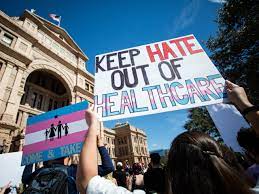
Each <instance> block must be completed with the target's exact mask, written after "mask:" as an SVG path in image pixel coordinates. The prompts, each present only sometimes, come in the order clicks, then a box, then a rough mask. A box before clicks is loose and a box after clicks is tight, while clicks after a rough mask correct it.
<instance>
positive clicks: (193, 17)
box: [0, 0, 224, 150]
mask: <svg viewBox="0 0 259 194" xmlns="http://www.w3.org/2000/svg"><path fill="white" fill-rule="evenodd" d="M222 3H224V0H159V1H157V0H123V1H121V0H109V1H107V0H99V1H95V0H77V1H68V0H66V1H60V0H37V1H35V0H5V1H1V4H0V9H1V10H2V11H4V12H5V13H6V14H8V15H9V16H19V15H21V14H22V13H23V11H24V10H25V9H28V10H30V9H35V10H36V14H37V15H40V16H41V17H43V18H45V19H47V20H49V21H51V22H53V23H55V21H52V20H51V19H50V18H49V17H48V15H49V14H50V13H54V14H57V15H60V16H62V20H61V27H62V28H64V29H65V30H66V31H67V32H68V33H69V34H70V35H71V36H72V38H73V39H74V40H75V42H76V43H77V44H78V45H79V47H80V48H81V49H82V50H83V51H84V53H85V54H86V55H87V56H88V58H89V61H88V62H87V70H88V71H89V72H91V73H93V74H94V59H95V55H97V54H102V53H108V52H112V51H117V50H121V49H125V48H130V47H135V46H139V45H143V44H149V43H152V42H158V41H162V40H167V39H172V38H176V37H178V36H184V35H188V34H194V35H195V37H196V38H197V39H198V41H199V42H200V43H201V45H202V47H203V48H204V50H205V51H207V52H208V54H210V53H209V51H208V49H207V48H206V46H205V42H206V41H207V40H208V38H209V37H210V36H213V35H215V34H216V30H217V24H216V23H215V20H216V18H217V10H218V9H219V8H220V7H221V6H222ZM187 115H188V110H180V111H174V112H167V113H162V114H156V115H149V116H144V117H135V118H130V119H123V120H115V121H109V122H106V123H105V126H106V127H109V128H112V127H113V126H114V125H115V124H116V123H123V122H129V123H130V124H132V125H134V126H136V127H138V128H140V129H144V131H145V132H146V134H147V136H148V147H149V150H155V149H167V148H169V146H170V143H171V141H172V140H173V139H174V138H175V137H176V136H177V135H178V134H179V133H181V132H183V131H184V128H183V126H184V123H185V122H186V120H187V119H188V118H187Z"/></svg>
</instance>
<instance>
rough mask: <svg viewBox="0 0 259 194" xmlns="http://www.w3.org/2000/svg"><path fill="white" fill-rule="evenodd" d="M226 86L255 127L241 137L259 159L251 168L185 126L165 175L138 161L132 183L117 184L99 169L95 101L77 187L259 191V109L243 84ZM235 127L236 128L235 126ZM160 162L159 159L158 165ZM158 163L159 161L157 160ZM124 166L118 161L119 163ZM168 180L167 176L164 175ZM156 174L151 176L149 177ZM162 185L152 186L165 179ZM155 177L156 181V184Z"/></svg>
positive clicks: (93, 193)
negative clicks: (142, 170)
mask: <svg viewBox="0 0 259 194" xmlns="http://www.w3.org/2000/svg"><path fill="white" fill-rule="evenodd" d="M226 91H227V93H228V97H229V99H230V101H231V102H232V103H233V104H235V105H236V106H237V108H238V109H239V111H240V112H241V113H242V114H243V116H244V117H245V118H246V120H247V121H248V122H249V123H250V124H251V129H246V131H245V132H243V130H241V131H240V132H239V134H238V136H237V139H238V142H239V143H240V145H241V146H242V147H243V148H244V149H245V150H246V152H247V153H248V155H249V156H250V157H251V158H252V159H253V161H254V164H253V165H252V166H251V167H249V168H248V169H247V170H246V171H245V169H243V168H242V166H241V165H240V164H239V163H238V161H237V160H236V158H235V155H234V154H233V152H232V151H231V150H230V149H228V148H227V147H226V146H223V145H220V144H219V143H217V142H216V141H215V140H214V139H212V138H211V137H210V136H208V135H207V134H205V133H201V132H192V131H191V132H189V131H188V132H184V133H182V134H180V135H178V136H177V137H176V138H175V139H174V140H173V142H172V144H171V147H170V150H169V155H168V161H167V164H166V167H165V168H164V169H163V170H161V172H164V174H163V175H161V176H158V175H156V173H157V172H159V171H158V170H154V169H153V168H152V167H151V168H150V170H148V171H147V172H151V171H152V172H153V176H152V177H151V178H150V176H149V175H148V176H146V178H145V174H144V175H143V174H142V173H140V172H139V168H138V166H137V165H135V167H134V165H133V167H134V168H135V170H133V173H132V175H130V177H129V186H128V188H125V187H123V186H122V185H116V184H115V183H114V182H112V181H110V180H107V179H105V178H103V177H101V176H99V175H98V169H97V151H96V138H97V135H98V134H97V133H98V132H97V126H98V120H97V116H96V113H95V112H94V110H93V107H90V108H89V109H88V110H87V111H86V122H87V124H88V126H89V131H88V135H87V137H86V138H85V141H84V144H83V147H82V151H81V154H80V160H79V167H78V173H77V179H76V182H77V188H78V190H79V191H80V193H88V194H100V193H105V194H110V193H111V194H112V193H143V192H153V193H173V194H190V193H192V194H250V193H259V178H258V177H259V173H258V168H259V157H258V156H259V155H258V150H259V147H258V141H259V109H258V107H257V106H254V105H252V104H251V103H250V102H249V100H248V98H247V95H246V93H245V91H244V89H243V88H242V87H239V86H238V85H236V84H233V83H231V82H230V81H226ZM230 130H231V129H230ZM154 164H155V165H154ZM153 165H154V167H157V166H158V164H157V163H156V162H155V163H154V160H153ZM117 166H118V165H117ZM161 179H162V180H164V181H161ZM147 180H152V181H151V182H149V183H148V182H146V181H147ZM160 181H161V183H159V184H160V188H162V189H161V190H160V191H158V190H154V189H153V188H150V190H149V185H152V186H154V185H156V184H157V183H158V182H160ZM154 182H155V183H156V184H154Z"/></svg>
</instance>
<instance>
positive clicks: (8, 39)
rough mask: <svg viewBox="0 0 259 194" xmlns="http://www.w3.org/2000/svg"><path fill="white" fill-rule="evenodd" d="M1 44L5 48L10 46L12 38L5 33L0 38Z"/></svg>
mask: <svg viewBox="0 0 259 194" xmlns="http://www.w3.org/2000/svg"><path fill="white" fill-rule="evenodd" d="M2 42H3V43H4V44H6V45H7V46H11V44H12V42H13V37H12V36H10V35H8V34H6V33H5V34H4V35H3V37H2Z"/></svg>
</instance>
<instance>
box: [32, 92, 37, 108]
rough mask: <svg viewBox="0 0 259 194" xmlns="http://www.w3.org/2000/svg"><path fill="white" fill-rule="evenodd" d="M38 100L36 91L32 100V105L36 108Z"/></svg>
mask: <svg viewBox="0 0 259 194" xmlns="http://www.w3.org/2000/svg"><path fill="white" fill-rule="evenodd" d="M36 100H37V93H36V92H33V94H32V99H31V101H32V107H33V108H35V106H36Z"/></svg>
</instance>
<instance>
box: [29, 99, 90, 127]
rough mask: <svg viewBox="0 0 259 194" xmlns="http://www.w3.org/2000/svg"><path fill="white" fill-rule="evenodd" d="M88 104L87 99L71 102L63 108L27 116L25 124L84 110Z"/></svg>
mask: <svg viewBox="0 0 259 194" xmlns="http://www.w3.org/2000/svg"><path fill="white" fill-rule="evenodd" d="M88 104H89V103H88V101H83V102H80V103H77V104H72V105H69V106H65V107H63V108H59V109H56V110H52V111H49V112H46V113H43V114H40V115H37V116H34V117H29V118H28V120H27V125H32V124H35V123H38V122H41V121H46V120H48V119H53V118H54V117H55V116H61V115H66V114H70V113H73V112H76V111H80V110H84V109H86V108H87V107H88Z"/></svg>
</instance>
